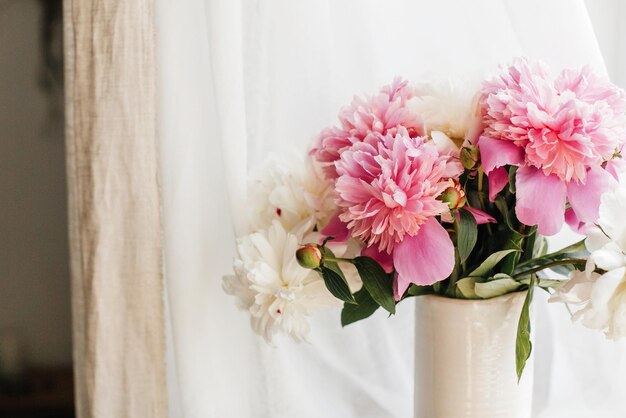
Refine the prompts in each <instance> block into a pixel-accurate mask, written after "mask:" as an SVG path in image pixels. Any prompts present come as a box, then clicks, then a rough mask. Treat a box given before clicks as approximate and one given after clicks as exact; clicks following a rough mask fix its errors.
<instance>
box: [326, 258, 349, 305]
mask: <svg viewBox="0 0 626 418" xmlns="http://www.w3.org/2000/svg"><path fill="white" fill-rule="evenodd" d="M321 270H322V277H323V278H324V284H325V285H326V288H327V289H328V291H329V292H330V293H332V295H333V296H334V297H336V298H337V299H340V300H342V301H344V302H347V303H353V304H356V300H355V299H354V296H352V292H351V291H350V287H348V283H347V282H346V280H345V279H344V278H343V277H341V276H340V275H339V274H337V272H335V271H334V270H331V269H330V268H328V267H326V266H322V267H321Z"/></svg>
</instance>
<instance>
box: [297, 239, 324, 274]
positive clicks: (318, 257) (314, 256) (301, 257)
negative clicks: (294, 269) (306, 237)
mask: <svg viewBox="0 0 626 418" xmlns="http://www.w3.org/2000/svg"><path fill="white" fill-rule="evenodd" d="M296 259H297V260H298V264H300V265H301V266H302V267H304V268H305V269H315V268H318V267H319V266H320V265H321V264H322V250H321V249H320V246H319V245H317V244H306V245H305V246H303V247H301V248H299V249H298V250H297V251H296Z"/></svg>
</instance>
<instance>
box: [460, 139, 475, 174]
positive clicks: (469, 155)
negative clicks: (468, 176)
mask: <svg viewBox="0 0 626 418" xmlns="http://www.w3.org/2000/svg"><path fill="white" fill-rule="evenodd" d="M460 158H461V164H463V167H465V168H466V169H468V170H473V169H474V168H476V166H477V165H478V162H479V161H480V152H479V151H478V148H476V147H474V146H472V145H470V146H468V147H464V148H461V152H460Z"/></svg>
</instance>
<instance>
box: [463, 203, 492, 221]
mask: <svg viewBox="0 0 626 418" xmlns="http://www.w3.org/2000/svg"><path fill="white" fill-rule="evenodd" d="M465 210H467V211H468V212H469V213H471V214H472V215H474V219H476V223H477V224H478V225H483V224H488V223H496V222H497V221H496V218H494V217H493V216H491V215H489V214H488V213H487V212H483V211H482V210H480V209H476V208H472V207H470V206H465Z"/></svg>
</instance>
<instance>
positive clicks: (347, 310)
mask: <svg viewBox="0 0 626 418" xmlns="http://www.w3.org/2000/svg"><path fill="white" fill-rule="evenodd" d="M354 298H355V300H356V303H357V304H356V305H355V304H352V303H344V305H343V309H342V310H341V326H342V327H345V326H346V325H349V324H352V323H353V322H356V321H360V320H361V319H365V318H367V317H369V316H371V315H372V314H373V313H374V312H376V310H377V309H378V306H379V305H378V303H376V302H375V301H374V299H372V297H371V296H370V294H369V293H368V292H367V290H366V289H361V290H359V291H358V292H356V293H355V294H354Z"/></svg>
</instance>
